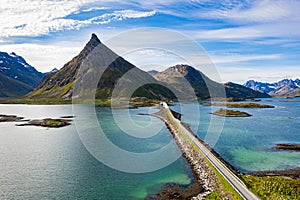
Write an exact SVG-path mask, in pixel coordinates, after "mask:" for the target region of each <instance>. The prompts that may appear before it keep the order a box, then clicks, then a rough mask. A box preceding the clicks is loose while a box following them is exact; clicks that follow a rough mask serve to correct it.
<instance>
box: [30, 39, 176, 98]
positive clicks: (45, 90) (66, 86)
mask: <svg viewBox="0 0 300 200" xmlns="http://www.w3.org/2000/svg"><path fill="white" fill-rule="evenodd" d="M88 65H91V67H86V66H88ZM106 67H107V68H106ZM105 68H106V69H105ZM104 70H105V71H104ZM99 71H100V72H102V74H101V79H100V80H98V79H99V78H100V74H99ZM129 71H131V72H132V71H134V74H133V76H131V77H129V78H128V80H126V81H127V83H128V82H130V83H132V84H135V83H136V85H139V83H141V82H145V83H146V82H149V83H152V84H147V85H144V86H142V87H140V88H138V89H137V90H136V91H135V92H134V94H133V95H132V96H133V97H147V98H150V99H164V98H175V96H174V95H173V93H172V92H170V91H169V90H168V89H166V88H165V87H163V86H159V82H158V81H156V80H155V79H154V78H153V77H152V76H150V75H149V74H148V73H147V72H144V71H142V70H140V69H138V68H137V67H135V66H134V65H133V64H131V63H129V62H128V61H126V60H125V59H124V58H122V57H120V56H118V55H117V54H115V53H114V52H113V51H112V50H110V49H109V48H108V47H106V46H105V45H104V44H103V43H101V41H100V40H99V39H98V37H97V36H96V35H95V34H92V37H91V39H90V40H89V42H88V43H87V44H86V45H85V47H84V48H83V50H82V51H81V52H80V53H79V54H78V55H77V56H76V57H74V58H73V59H72V60H71V61H69V62H68V63H66V64H65V65H64V66H63V67H62V68H61V69H60V70H59V71H57V72H55V73H51V74H48V75H46V77H45V78H44V80H43V81H42V83H41V84H39V86H38V87H37V88H36V89H35V90H34V91H33V92H32V93H30V94H29V95H28V97H31V98H63V99H69V98H71V97H72V96H73V92H74V85H75V84H76V86H80V87H81V85H83V84H85V86H84V87H82V89H81V90H82V91H79V92H78V91H76V95H81V96H83V95H85V93H86V92H87V91H89V90H91V89H92V88H91V87H92V86H91V87H89V86H87V85H88V84H89V82H91V83H92V82H94V81H95V80H97V81H98V84H97V89H96V95H95V97H96V98H97V99H108V98H110V97H111V96H112V92H113V89H114V87H115V86H116V83H117V82H118V81H119V80H120V78H121V77H122V76H123V75H124V74H126V73H127V72H129ZM78 73H79V75H78ZM77 75H78V76H77ZM124 85H125V84H124ZM78 88H79V87H78ZM120 93H124V94H125V93H126V88H125V89H124V90H122V91H121V92H120Z"/></svg>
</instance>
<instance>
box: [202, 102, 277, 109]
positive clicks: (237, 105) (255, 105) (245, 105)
mask: <svg viewBox="0 0 300 200" xmlns="http://www.w3.org/2000/svg"><path fill="white" fill-rule="evenodd" d="M206 105H207V106H224V107H228V108H275V106H270V105H266V104H258V103H210V104H206Z"/></svg>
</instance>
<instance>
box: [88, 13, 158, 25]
mask: <svg viewBox="0 0 300 200" xmlns="http://www.w3.org/2000/svg"><path fill="white" fill-rule="evenodd" d="M155 14H156V11H149V12H140V11H135V10H119V11H114V12H113V13H107V14H103V15H101V16H99V17H94V18H92V19H90V20H89V21H91V22H92V23H96V24H108V23H110V22H112V21H122V20H124V19H128V18H132V19H137V18H143V17H151V16H153V15H155Z"/></svg>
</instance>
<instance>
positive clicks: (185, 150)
mask: <svg viewBox="0 0 300 200" xmlns="http://www.w3.org/2000/svg"><path fill="white" fill-rule="evenodd" d="M152 116H155V117H158V118H160V119H162V120H163V121H164V122H165V124H166V126H167V128H168V129H169V130H170V132H171V134H172V136H173V138H174V139H175V141H176V143H177V145H178V147H179V149H180V150H181V152H182V155H183V157H184V158H185V159H186V160H187V162H188V163H189V165H190V166H191V169H192V171H193V173H194V177H195V183H194V184H198V185H199V186H201V189H200V188H198V191H197V193H195V191H187V192H186V193H189V194H190V196H185V194H186V193H182V192H180V191H181V190H182V189H179V188H178V187H173V188H171V189H172V190H170V189H167V190H166V189H165V187H164V188H163V189H162V190H161V192H159V193H158V194H156V195H154V196H153V197H152V199H159V200H165V199H172V198H173V199H194V200H198V199H204V198H205V196H207V195H209V194H210V193H212V192H213V191H217V192H218V193H220V194H222V191H221V187H220V186H221V183H220V181H219V179H218V177H217V176H216V174H215V173H214V172H213V170H212V169H211V168H210V166H209V165H208V164H207V163H206V161H205V159H204V157H203V156H201V155H200V154H199V153H198V152H196V150H195V149H194V148H193V147H192V145H191V144H190V143H189V142H188V141H187V140H186V139H185V138H183V137H182V135H181V133H180V132H179V131H178V129H177V128H176V127H174V125H173V124H172V123H171V122H170V121H169V119H168V118H167V116H166V114H165V113H164V112H163V111H159V112H158V113H155V114H153V115H152ZM187 189H188V187H187V188H186V190H187ZM192 193H195V194H192ZM174 194H176V195H177V196H176V198H174ZM172 195H173V196H172ZM223 195H224V196H223V197H224V198H227V199H230V196H226V195H228V194H223Z"/></svg>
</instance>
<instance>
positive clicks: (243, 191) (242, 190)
mask: <svg viewBox="0 0 300 200" xmlns="http://www.w3.org/2000/svg"><path fill="white" fill-rule="evenodd" d="M161 105H162V107H163V108H165V110H166V111H167V112H168V113H169V116H171V117H172V121H173V122H174V123H176V125H177V127H179V128H180V129H181V131H182V132H183V133H184V134H185V135H187V136H188V137H189V139H190V140H191V141H192V142H193V143H194V144H195V145H196V146H197V147H198V148H199V150H200V151H201V153H202V154H203V155H205V156H206V158H207V159H208V160H209V162H210V163H211V164H212V165H213V166H214V167H215V168H216V169H217V170H218V171H219V173H220V174H221V175H222V176H223V177H224V178H225V179H226V180H227V181H228V182H229V183H230V184H231V186H232V187H233V188H234V189H235V190H236V191H237V192H238V193H239V194H240V195H241V197H242V198H243V199H247V200H259V198H258V197H257V196H255V195H254V194H253V193H252V192H251V191H250V190H249V189H248V188H247V187H246V185H245V184H244V183H243V182H242V181H241V180H240V179H239V178H238V177H237V176H236V175H235V174H234V173H233V172H232V171H230V170H229V169H228V168H227V167H226V165H224V163H222V162H221V161H220V160H219V159H218V158H217V157H216V156H215V155H213V154H212V153H211V151H210V150H209V149H208V148H207V147H206V146H204V145H203V144H202V143H201V142H200V141H199V140H198V139H197V138H196V137H195V135H194V134H193V133H191V132H190V131H188V130H187V129H186V128H185V127H184V126H183V125H182V124H181V123H180V121H179V120H178V119H176V118H175V117H174V116H173V115H172V113H171V111H170V109H169V106H168V105H167V104H166V103H165V102H162V103H161Z"/></svg>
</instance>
